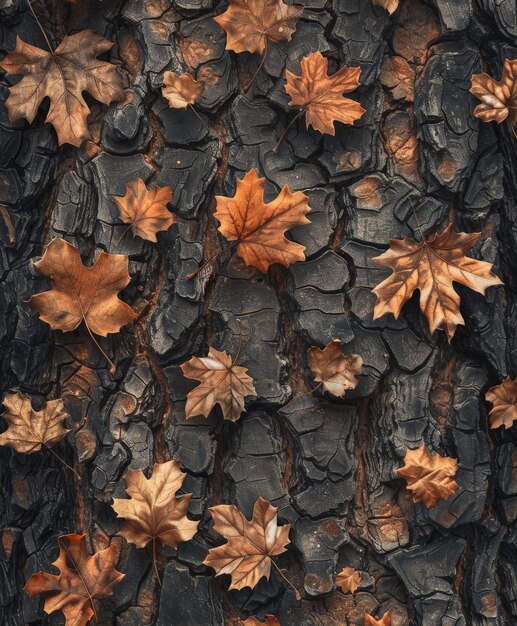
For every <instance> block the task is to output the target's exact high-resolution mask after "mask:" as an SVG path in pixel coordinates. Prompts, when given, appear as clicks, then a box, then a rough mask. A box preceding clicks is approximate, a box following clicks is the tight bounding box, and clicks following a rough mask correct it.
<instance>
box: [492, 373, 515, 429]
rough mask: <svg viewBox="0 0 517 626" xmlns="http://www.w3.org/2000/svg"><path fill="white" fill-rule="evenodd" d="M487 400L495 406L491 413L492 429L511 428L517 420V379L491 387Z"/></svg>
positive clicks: (507, 380)
mask: <svg viewBox="0 0 517 626" xmlns="http://www.w3.org/2000/svg"><path fill="white" fill-rule="evenodd" d="M485 398H486V399H487V400H488V401H489V402H491V403H492V404H493V405H494V406H493V407H492V410H491V411H490V413H489V417H490V428H499V426H504V427H505V428H511V427H512V426H513V423H514V422H515V420H517V379H516V380H512V379H511V378H507V379H506V380H504V381H503V382H502V383H501V384H500V385H496V386H495V387H491V388H490V389H489V390H488V391H487V392H486V394H485Z"/></svg>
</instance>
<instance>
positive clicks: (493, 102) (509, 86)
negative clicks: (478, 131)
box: [470, 59, 517, 124]
mask: <svg viewBox="0 0 517 626" xmlns="http://www.w3.org/2000/svg"><path fill="white" fill-rule="evenodd" d="M470 92H471V93H473V94H474V95H475V96H476V98H479V100H481V104H478V105H477V107H476V108H475V109H474V115H475V116H476V117H478V118H479V119H480V120H481V121H482V122H497V123H498V124H501V122H504V120H505V119H506V118H508V117H509V119H510V121H511V122H512V124H517V59H514V60H513V61H510V60H509V59H506V61H505V62H504V67H503V73H502V76H501V80H500V81H499V82H498V81H496V80H494V79H493V78H492V77H491V76H489V75H488V74H485V73H484V72H482V73H481V74H474V75H473V76H472V86H471V88H470Z"/></svg>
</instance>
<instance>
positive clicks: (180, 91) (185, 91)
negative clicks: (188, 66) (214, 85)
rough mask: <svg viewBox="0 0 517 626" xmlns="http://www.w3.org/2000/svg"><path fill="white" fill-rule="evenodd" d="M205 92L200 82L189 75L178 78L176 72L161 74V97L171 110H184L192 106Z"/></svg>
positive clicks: (203, 84)
mask: <svg viewBox="0 0 517 626" xmlns="http://www.w3.org/2000/svg"><path fill="white" fill-rule="evenodd" d="M204 90H205V83H204V82H203V81H202V80H194V79H193V78H192V76H191V75H190V74H182V75H181V76H179V75H178V74H176V72H165V73H164V74H163V87H162V95H163V97H164V98H165V99H166V100H167V101H168V103H169V106H170V108H171V109H186V108H187V107H188V106H189V105H190V106H192V105H193V104H194V103H195V102H196V100H197V99H198V98H199V97H200V96H201V94H202V93H203V91H204Z"/></svg>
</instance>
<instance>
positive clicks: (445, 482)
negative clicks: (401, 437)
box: [395, 444, 459, 508]
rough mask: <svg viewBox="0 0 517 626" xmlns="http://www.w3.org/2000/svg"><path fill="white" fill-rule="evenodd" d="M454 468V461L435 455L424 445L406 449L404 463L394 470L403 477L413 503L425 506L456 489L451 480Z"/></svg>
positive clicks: (449, 494)
mask: <svg viewBox="0 0 517 626" xmlns="http://www.w3.org/2000/svg"><path fill="white" fill-rule="evenodd" d="M457 469H458V460H457V459H452V458H451V457H448V456H440V455H439V454H430V453H429V450H428V449H427V446H426V445H425V444H424V445H421V446H420V447H419V448H417V449H416V450H408V451H407V452H406V456H405V457H404V466H403V467H399V468H398V469H396V470H395V473H396V474H397V475H398V476H400V477H401V478H404V480H405V481H406V483H407V488H408V489H409V490H410V491H411V494H412V496H413V501H414V502H423V503H424V504H425V505H426V506H427V507H428V508H430V507H434V506H436V505H437V504H438V501H439V500H447V499H448V498H449V497H450V496H452V494H453V493H454V492H456V491H457V490H458V489H459V485H458V484H457V483H456V482H455V481H454V480H453V478H454V476H455V475H456V471H457Z"/></svg>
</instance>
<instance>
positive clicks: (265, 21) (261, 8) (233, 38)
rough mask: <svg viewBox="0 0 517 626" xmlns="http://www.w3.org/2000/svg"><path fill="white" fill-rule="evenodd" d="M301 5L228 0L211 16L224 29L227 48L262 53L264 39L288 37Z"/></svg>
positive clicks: (274, 39) (279, 1)
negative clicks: (225, 6) (223, 9)
mask: <svg viewBox="0 0 517 626" xmlns="http://www.w3.org/2000/svg"><path fill="white" fill-rule="evenodd" d="M302 13H303V7H298V6H292V5H289V4H285V3H284V2H282V0H229V4H228V9H226V11H225V12H224V13H222V14H221V15H218V16H217V17H214V20H215V21H216V22H217V23H218V24H219V26H221V27H222V28H224V30H225V31H226V50H234V51H235V52H252V53H253V52H256V53H258V54H262V53H263V52H264V50H265V48H266V44H267V40H268V39H269V40H271V41H274V42H279V41H284V40H288V41H289V40H290V39H291V36H292V34H293V33H294V31H295V30H296V22H297V21H298V18H299V17H300V15H301V14H302Z"/></svg>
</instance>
